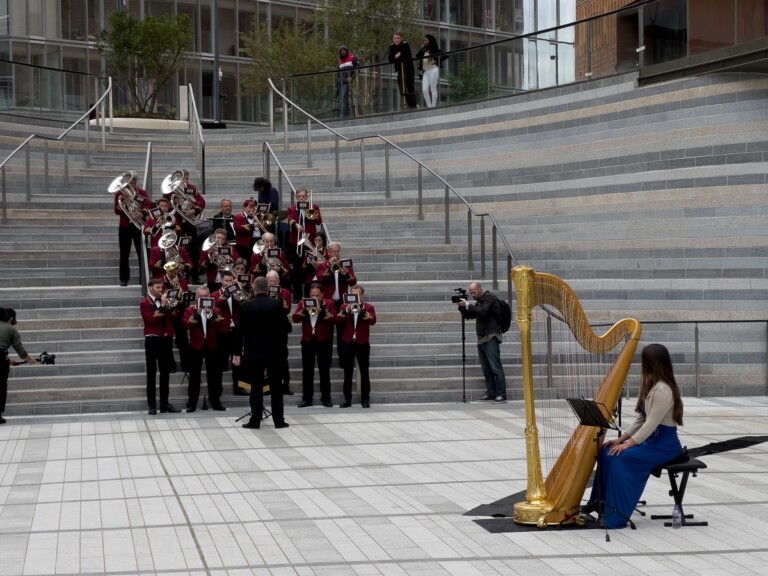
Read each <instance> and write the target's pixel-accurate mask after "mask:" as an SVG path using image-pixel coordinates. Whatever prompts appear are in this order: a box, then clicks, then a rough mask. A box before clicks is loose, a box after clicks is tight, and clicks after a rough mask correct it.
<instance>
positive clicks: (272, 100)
mask: <svg viewBox="0 0 768 576" xmlns="http://www.w3.org/2000/svg"><path fill="white" fill-rule="evenodd" d="M268 106H269V133H270V134H274V133H275V95H274V92H273V91H272V86H270V87H269V104H268Z"/></svg>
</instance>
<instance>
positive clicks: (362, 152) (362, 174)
mask: <svg viewBox="0 0 768 576" xmlns="http://www.w3.org/2000/svg"><path fill="white" fill-rule="evenodd" d="M360 191H361V192H365V140H364V139H362V138H361V139H360Z"/></svg>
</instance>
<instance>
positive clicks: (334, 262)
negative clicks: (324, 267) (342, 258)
mask: <svg viewBox="0 0 768 576" xmlns="http://www.w3.org/2000/svg"><path fill="white" fill-rule="evenodd" d="M328 268H329V269H330V270H331V272H333V273H336V272H338V271H339V270H341V262H339V259H338V258H331V260H330V264H329V266H328Z"/></svg>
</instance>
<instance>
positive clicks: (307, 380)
mask: <svg viewBox="0 0 768 576" xmlns="http://www.w3.org/2000/svg"><path fill="white" fill-rule="evenodd" d="M332 353H333V339H331V338H329V339H328V340H325V341H323V342H320V341H318V340H317V338H312V340H310V341H309V342H305V341H304V340H302V341H301V385H302V393H301V395H302V398H303V400H304V401H305V402H312V397H313V396H314V395H315V382H314V380H315V358H317V368H318V371H319V372H320V399H321V400H322V401H323V402H326V401H330V400H331V354H332Z"/></svg>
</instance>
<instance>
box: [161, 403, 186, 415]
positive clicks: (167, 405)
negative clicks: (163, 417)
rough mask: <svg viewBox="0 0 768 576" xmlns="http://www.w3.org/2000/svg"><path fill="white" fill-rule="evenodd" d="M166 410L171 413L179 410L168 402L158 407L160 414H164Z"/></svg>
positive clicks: (176, 412)
mask: <svg viewBox="0 0 768 576" xmlns="http://www.w3.org/2000/svg"><path fill="white" fill-rule="evenodd" d="M167 412H169V413H171V414H178V413H179V412H181V410H179V409H178V408H174V407H173V406H171V405H170V404H166V405H165V406H163V407H162V408H160V413H161V414H165V413H167Z"/></svg>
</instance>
